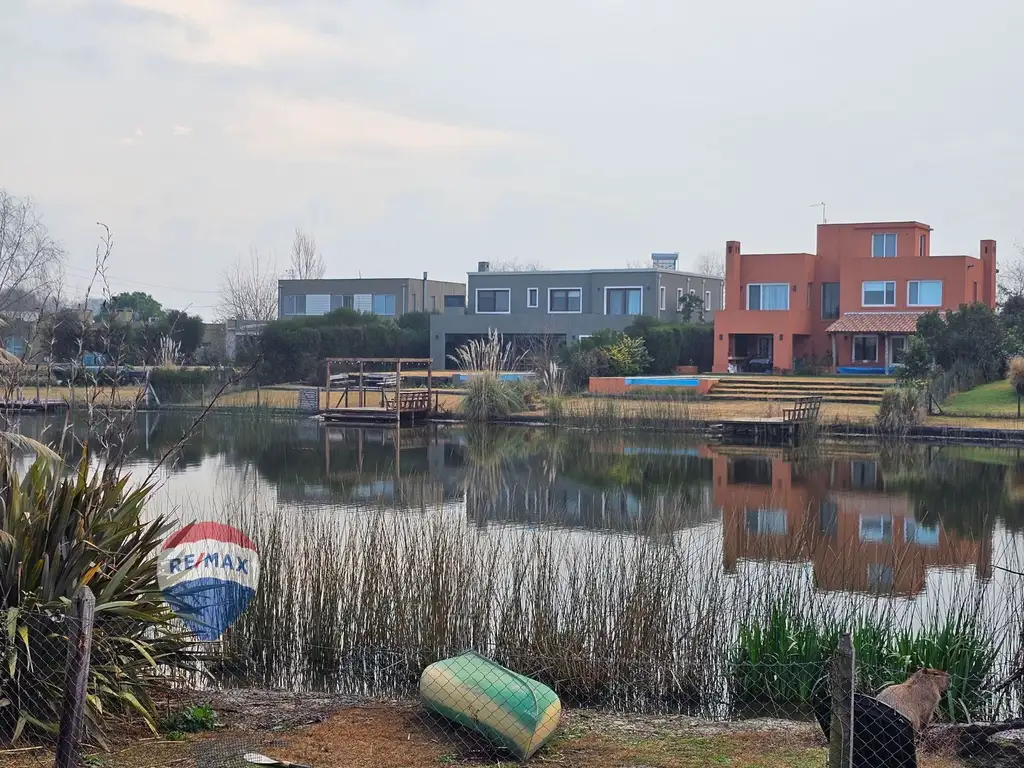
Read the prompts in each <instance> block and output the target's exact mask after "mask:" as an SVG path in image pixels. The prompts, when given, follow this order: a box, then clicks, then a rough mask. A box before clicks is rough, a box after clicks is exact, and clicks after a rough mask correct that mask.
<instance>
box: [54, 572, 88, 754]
mask: <svg viewBox="0 0 1024 768" xmlns="http://www.w3.org/2000/svg"><path fill="white" fill-rule="evenodd" d="M73 605H74V616H73V619H72V621H73V625H72V627H71V631H70V632H68V640H69V643H68V663H67V669H66V672H65V677H64V699H63V702H62V703H61V711H60V733H59V734H58V736H57V759H56V761H55V762H54V768H78V766H79V764H80V763H81V761H80V760H79V754H78V750H79V748H80V746H81V744H80V740H81V737H82V717H83V715H84V712H85V694H86V686H87V684H88V682H89V654H90V653H91V651H92V623H93V615H94V613H95V610H96V598H95V596H94V595H93V593H92V590H90V589H89V588H88V587H82V588H81V589H80V590H78V592H77V593H76V594H75V599H74V602H73Z"/></svg>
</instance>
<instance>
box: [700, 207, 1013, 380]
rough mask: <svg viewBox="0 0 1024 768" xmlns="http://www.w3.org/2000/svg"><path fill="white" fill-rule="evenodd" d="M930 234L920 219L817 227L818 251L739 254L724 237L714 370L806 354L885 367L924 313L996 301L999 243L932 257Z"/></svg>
mask: <svg viewBox="0 0 1024 768" xmlns="http://www.w3.org/2000/svg"><path fill="white" fill-rule="evenodd" d="M931 233H932V230H931V227H929V226H928V225H926V224H921V223H920V222H916V221H901V222H882V223H876V224H820V225H819V226H818V245H817V253H743V252H742V251H741V250H740V244H739V243H738V242H736V241H730V242H728V243H726V250H725V291H726V300H725V309H722V310H719V311H718V312H716V313H715V362H714V370H715V371H716V372H718V373H725V372H727V371H730V370H735V371H744V370H782V371H786V370H792V369H793V368H794V367H795V366H796V364H797V361H800V360H803V361H804V362H805V363H807V364H809V365H815V366H821V365H827V366H830V367H831V368H833V369H834V370H838V371H840V372H850V373H857V372H861V373H882V372H887V371H889V370H891V368H892V366H893V364H895V363H899V362H900V359H901V357H902V355H903V352H904V350H905V349H906V343H907V337H908V335H910V334H912V333H914V331H915V330H916V328H917V318H918V317H919V316H920V315H921V314H922V313H924V312H929V311H931V310H939V311H943V310H952V309H957V308H958V307H960V305H962V304H971V303H974V302H981V303H983V304H987V305H988V306H990V307H995V303H996V242H995V240H982V241H981V247H980V251H979V255H978V257H973V256H938V255H935V254H933V253H932V251H931Z"/></svg>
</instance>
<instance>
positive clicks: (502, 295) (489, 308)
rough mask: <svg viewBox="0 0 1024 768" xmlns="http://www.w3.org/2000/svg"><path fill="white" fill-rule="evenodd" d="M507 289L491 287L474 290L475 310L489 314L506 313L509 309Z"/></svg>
mask: <svg viewBox="0 0 1024 768" xmlns="http://www.w3.org/2000/svg"><path fill="white" fill-rule="evenodd" d="M509 293H510V291H509V289H508V288H491V289H488V290H478V291H477V292H476V311H477V312H482V313H485V314H487V313H490V314H492V315H493V314H507V313H508V311H509V309H508V307H509Z"/></svg>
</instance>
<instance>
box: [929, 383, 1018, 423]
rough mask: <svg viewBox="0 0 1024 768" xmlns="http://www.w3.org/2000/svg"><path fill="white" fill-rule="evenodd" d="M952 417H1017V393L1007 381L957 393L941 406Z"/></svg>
mask: <svg viewBox="0 0 1024 768" xmlns="http://www.w3.org/2000/svg"><path fill="white" fill-rule="evenodd" d="M942 410H943V412H944V413H948V414H950V415H953V416H1011V417H1016V416H1017V393H1016V392H1014V391H1013V387H1011V386H1010V382H1009V381H993V382H992V383H991V384H982V385H981V386H980V387H975V388H974V389H969V390H967V391H966V392H958V393H957V394H955V395H953V396H952V397H950V398H949V400H948V401H946V403H945V404H944V405H943V406H942Z"/></svg>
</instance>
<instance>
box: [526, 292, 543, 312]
mask: <svg viewBox="0 0 1024 768" xmlns="http://www.w3.org/2000/svg"><path fill="white" fill-rule="evenodd" d="M538 306H540V289H539V288H527V289H526V308H527V309H536V308H537V307H538Z"/></svg>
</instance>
